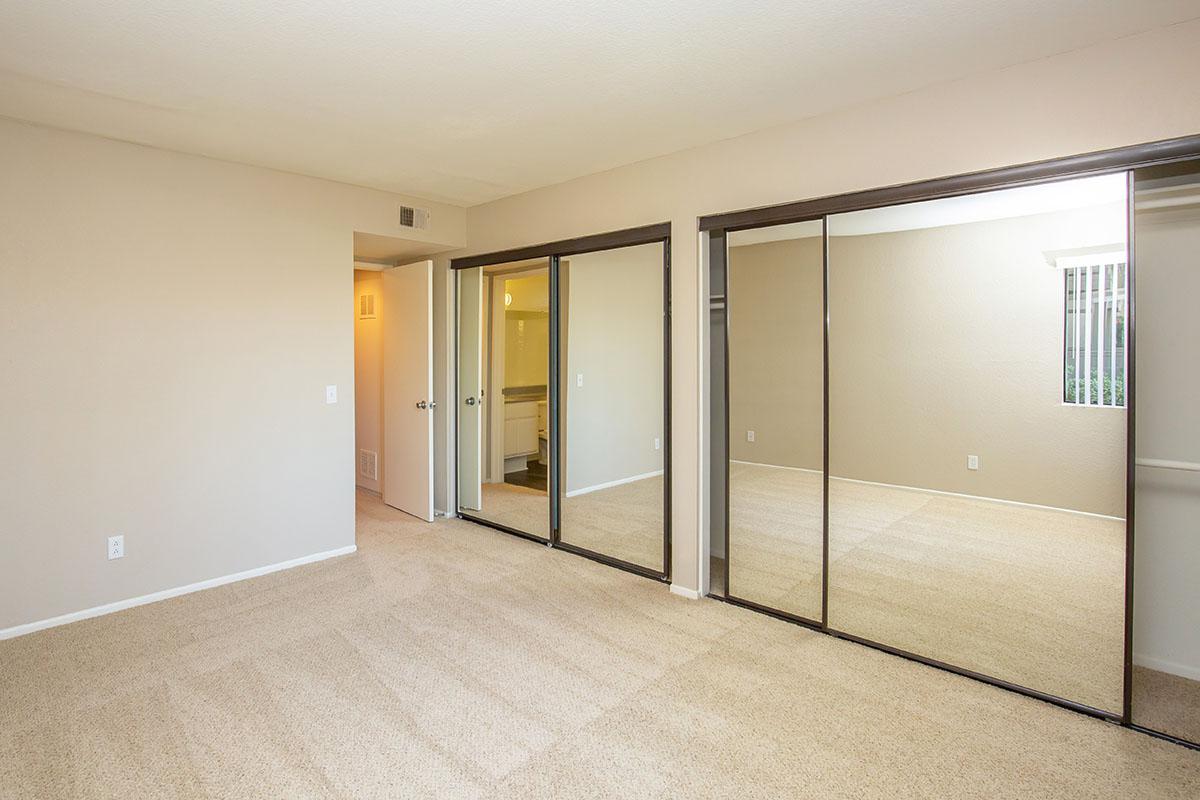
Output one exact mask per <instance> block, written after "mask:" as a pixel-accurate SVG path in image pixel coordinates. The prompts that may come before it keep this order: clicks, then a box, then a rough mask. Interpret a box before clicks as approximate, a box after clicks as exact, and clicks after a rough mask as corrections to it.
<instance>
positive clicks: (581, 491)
mask: <svg viewBox="0 0 1200 800" xmlns="http://www.w3.org/2000/svg"><path fill="white" fill-rule="evenodd" d="M662 474H663V471H662V470H661V469H660V470H655V471H654V472H643V473H642V474H641V475H631V476H630V477H628V478H621V479H619V480H615V481H609V482H608V483H597V484H596V485H595V486H585V487H583V488H582V489H576V490H574V491H571V492H567V494H566V496H567V497H578V496H579V495H581V494H590V493H591V492H598V491H600V490H601V489H611V488H612V487H614V486H620V485H621V484H623V483H633V482H634V481H643V480H645V479H646V478H654V477H657V476H659V475H662Z"/></svg>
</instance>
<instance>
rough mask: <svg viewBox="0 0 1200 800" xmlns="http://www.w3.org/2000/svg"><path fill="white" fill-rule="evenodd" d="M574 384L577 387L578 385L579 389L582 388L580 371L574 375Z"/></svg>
mask: <svg viewBox="0 0 1200 800" xmlns="http://www.w3.org/2000/svg"><path fill="white" fill-rule="evenodd" d="M575 385H576V386H577V387H579V388H580V389H582V388H583V373H582V372H580V373H579V374H578V375H576V376H575Z"/></svg>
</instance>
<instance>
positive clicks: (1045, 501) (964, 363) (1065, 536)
mask: <svg viewBox="0 0 1200 800" xmlns="http://www.w3.org/2000/svg"><path fill="white" fill-rule="evenodd" d="M1125 186H1126V179H1125V176H1124V175H1114V176H1105V177H1100V178H1088V179H1083V180H1074V181H1064V182H1060V183H1053V184H1046V185H1042V186H1032V187H1023V188H1019V189H1009V190H1003V191H997V192H988V193H983V194H979V195H972V196H968V197H961V198H950V199H946V200H936V201H930V202H923V203H912V204H908V205H903V206H897V207H889V208H881V209H873V210H869V211H860V212H854V213H850V214H841V215H835V216H831V217H830V220H829V226H830V230H829V234H830V240H829V305H830V308H829V313H830V319H829V381H830V385H829V404H830V407H829V420H830V421H829V426H830V430H829V436H830V441H829V459H830V461H829V464H830V467H829V468H830V476H831V478H830V490H829V504H830V507H829V548H830V553H829V560H830V566H829V570H830V573H829V624H830V626H831V627H833V628H836V629H838V630H844V631H846V632H849V633H853V634H855V635H858V636H863V637H865V638H868V639H871V640H874V641H878V642H881V643H883V644H888V645H891V646H894V647H898V648H901V649H904V650H907V651H910V652H914V653H919V654H921V655H923V656H926V657H929V658H933V659H936V660H938V661H943V662H946V663H950V664H954V665H956V666H959V667H962V668H965V669H969V670H973V671H976V672H980V673H984V674H987V675H991V676H993V677H996V678H999V679H1001V680H1005V681H1009V682H1012V683H1015V684H1018V685H1021V686H1025V687H1028V688H1030V689H1034V690H1037V691H1042V692H1046V693H1048V694H1052V695H1057V696H1060V697H1064V698H1067V699H1070V700H1073V701H1075V702H1078V703H1082V704H1085V705H1089V706H1092V707H1095V708H1099V709H1104V710H1107V711H1113V712H1120V710H1121V708H1122V696H1123V692H1122V687H1123V658H1124V650H1123V648H1124V603H1125V587H1124V571H1125V520H1124V517H1125V469H1126V413H1125V408H1124V402H1123V392H1122V391H1120V390H1119V387H1120V385H1121V382H1122V380H1123V377H1124V371H1125V358H1126V353H1125V343H1124V313H1125V309H1126V304H1125V297H1124V288H1125V287H1124V282H1123V281H1122V280H1120V278H1121V274H1122V272H1123V270H1124V268H1125V262H1126V260H1127V259H1126V256H1125V240H1126V224H1127V223H1126V220H1127V210H1126V209H1127V206H1126V188H1125ZM1072 276H1073V277H1075V281H1072V280H1069V277H1072ZM1083 276H1088V277H1090V278H1091V279H1092V280H1091V284H1090V287H1089V286H1088V285H1087V284H1085V283H1084V281H1085V278H1084V277H1083ZM1068 287H1070V288H1076V287H1079V288H1081V289H1082V292H1081V293H1080V294H1078V295H1076V294H1073V293H1071V292H1068V291H1067V289H1068ZM1076 298H1079V299H1081V300H1082V302H1077V301H1076ZM1073 312H1074V313H1073ZM1068 328H1069V329H1070V330H1071V334H1072V336H1071V337H1068V338H1067V341H1068V342H1072V341H1078V342H1081V343H1082V344H1083V347H1081V348H1077V349H1076V348H1071V349H1070V353H1071V355H1072V358H1070V359H1068V358H1067V357H1066V355H1065V354H1066V352H1067V350H1066V348H1065V346H1064V332H1065V330H1066V329H1068ZM1079 373H1082V377H1083V381H1081V382H1080V383H1079V385H1080V386H1084V385H1086V383H1087V382H1090V384H1091V385H1092V386H1095V387H1107V391H1105V390H1104V389H1100V391H1099V392H1096V390H1095V389H1093V393H1094V394H1095V396H1096V397H1097V402H1088V401H1087V393H1086V392H1085V391H1081V392H1080V402H1069V400H1070V399H1071V398H1070V397H1069V396H1068V395H1069V393H1068V392H1067V391H1066V387H1067V386H1068V384H1072V383H1073V382H1074V381H1076V379H1077V378H1079V377H1080V375H1079ZM1089 374H1090V381H1089V380H1088V377H1087V376H1088V375H1089ZM1114 387H1116V388H1117V389H1118V390H1117V391H1113V389H1114Z"/></svg>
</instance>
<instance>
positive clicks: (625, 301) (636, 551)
mask: <svg viewBox="0 0 1200 800" xmlns="http://www.w3.org/2000/svg"><path fill="white" fill-rule="evenodd" d="M665 259H666V245H665V244H664V243H663V242H652V243H648V244H639V245H634V246H632V247H620V248H615V249H609V250H599V251H594V252H586V253H579V254H575V255H570V256H563V257H561V258H560V259H559V263H558V299H559V303H558V308H559V318H558V352H559V353H560V361H559V369H560V375H561V380H560V388H559V405H560V409H559V420H560V427H559V430H560V431H561V432H562V433H561V436H560V439H561V440H560V442H559V448H560V452H562V453H563V461H562V476H561V481H560V483H561V487H562V492H561V501H560V503H561V505H560V509H561V510H560V512H559V539H560V541H561V543H562V544H563V545H564V546H567V547H574V548H577V549H579V550H583V551H586V552H588V553H592V554H598V555H602V556H606V557H608V558H610V559H614V560H616V561H619V562H622V563H624V564H626V565H631V566H633V567H634V568H637V569H641V570H648V571H651V572H654V573H663V572H665V570H666V558H667V553H666V552H665V547H664V542H665V539H664V536H663V532H664V529H665V526H666V516H665V504H664V498H665V496H666V495H665V493H666V475H665V453H666V446H665V439H666V417H665V413H664V393H665V391H666V372H665V369H664V363H665V348H664V319H665V316H664V315H665V309H664V303H663V298H664V281H665V277H666V260H665Z"/></svg>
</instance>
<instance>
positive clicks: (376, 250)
mask: <svg viewBox="0 0 1200 800" xmlns="http://www.w3.org/2000/svg"><path fill="white" fill-rule="evenodd" d="M440 249H443V248H441V247H439V246H437V245H432V244H430V243H427V242H415V241H410V240H406V239H398V238H395V237H390V236H379V235H373V234H362V233H355V235H354V256H355V259H354V312H353V313H354V384H355V385H354V398H355V404H354V405H355V454H356V458H355V483H356V486H357V487H358V488H359V489H360V490H364V491H367V492H372V493H376V494H378V495H379V496H380V497H381V498H382V499H383V502H384V503H386V504H387V505H390V506H392V507H394V508H397V509H399V510H401V511H404V512H406V513H408V514H411V515H413V516H415V517H417V518H419V519H423V520H425V521H428V522H432V521H433V516H434V512H433V475H434V447H433V435H434V414H435V413H437V403H436V402H435V401H434V398H433V262H432V261H431V260H429V259H428V258H425V256H428V255H431V254H432V253H433V252H437V251H438V250H440Z"/></svg>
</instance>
